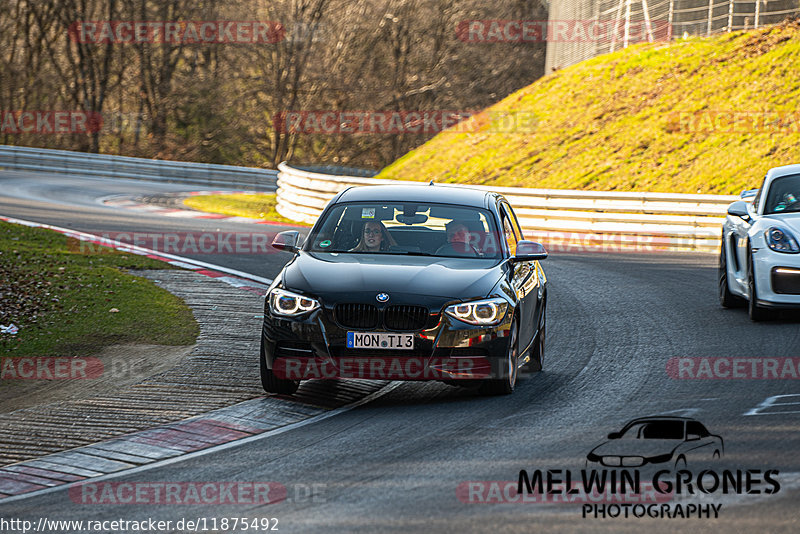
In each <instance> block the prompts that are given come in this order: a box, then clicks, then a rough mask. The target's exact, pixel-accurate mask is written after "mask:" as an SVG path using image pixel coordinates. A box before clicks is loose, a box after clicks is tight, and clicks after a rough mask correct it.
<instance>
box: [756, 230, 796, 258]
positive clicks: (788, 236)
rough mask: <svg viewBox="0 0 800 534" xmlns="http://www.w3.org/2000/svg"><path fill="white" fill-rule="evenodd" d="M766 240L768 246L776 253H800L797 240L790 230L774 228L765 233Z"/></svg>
mask: <svg viewBox="0 0 800 534" xmlns="http://www.w3.org/2000/svg"><path fill="white" fill-rule="evenodd" d="M764 239H766V241H767V246H768V247H769V248H770V249H772V250H774V251H775V252H783V253H785V254H797V253H799V252H800V246H798V245H797V239H795V237H794V236H793V235H792V233H791V232H790V231H789V230H785V229H783V228H779V227H777V226H773V227H772V228H770V229H769V230H767V231H766V232H764Z"/></svg>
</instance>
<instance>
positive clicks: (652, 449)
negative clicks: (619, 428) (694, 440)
mask: <svg viewBox="0 0 800 534" xmlns="http://www.w3.org/2000/svg"><path fill="white" fill-rule="evenodd" d="M681 443H683V440H680V439H624V438H622V439H614V440H611V441H607V442H605V443H603V444H602V445H600V446H598V447H595V448H594V450H593V451H592V452H593V453H594V454H596V455H598V456H644V457H645V458H650V457H653V456H659V455H661V454H669V453H671V452H672V451H674V450H675V448H676V447H677V446H678V445H680V444H681Z"/></svg>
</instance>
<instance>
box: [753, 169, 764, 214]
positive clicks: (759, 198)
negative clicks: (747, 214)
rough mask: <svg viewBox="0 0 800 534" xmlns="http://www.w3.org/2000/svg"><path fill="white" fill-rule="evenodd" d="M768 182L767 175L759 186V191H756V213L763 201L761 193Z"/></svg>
mask: <svg viewBox="0 0 800 534" xmlns="http://www.w3.org/2000/svg"><path fill="white" fill-rule="evenodd" d="M766 183H767V177H766V176H765V177H764V179H763V180H762V181H761V187H759V188H758V192H757V193H756V196H755V197H754V198H753V210H754V211H755V212H756V213H758V205H759V203H760V202H761V199H762V198H763V195H762V194H761V193H763V192H764V185H766Z"/></svg>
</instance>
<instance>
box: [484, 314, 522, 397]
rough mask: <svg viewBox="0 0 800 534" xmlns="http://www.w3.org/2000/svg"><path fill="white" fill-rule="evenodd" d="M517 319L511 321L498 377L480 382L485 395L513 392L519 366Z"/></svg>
mask: <svg viewBox="0 0 800 534" xmlns="http://www.w3.org/2000/svg"><path fill="white" fill-rule="evenodd" d="M517 330H518V328H517V320H516V319H514V322H513V323H511V333H510V336H511V337H510V339H509V341H508V350H507V351H506V357H505V358H503V361H502V365H501V366H500V377H499V378H492V379H489V380H484V381H483V383H482V384H481V392H483V393H485V394H487V395H509V394H511V393H513V392H514V386H515V385H516V384H517V369H518V367H519V350H518V346H517V345H518V343H517Z"/></svg>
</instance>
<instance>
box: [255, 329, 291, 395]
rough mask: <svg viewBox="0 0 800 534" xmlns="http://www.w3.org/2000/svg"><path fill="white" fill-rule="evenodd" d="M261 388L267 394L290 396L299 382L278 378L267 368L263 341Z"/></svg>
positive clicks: (262, 341)
mask: <svg viewBox="0 0 800 534" xmlns="http://www.w3.org/2000/svg"><path fill="white" fill-rule="evenodd" d="M260 360H261V386H262V387H263V388H264V391H266V392H267V393H280V394H282V395H292V394H294V392H295V391H297V388H299V387H300V381H299V380H288V379H285V378H278V377H277V376H275V373H273V372H272V369H269V368H267V356H266V353H265V352H264V340H263V339H262V340H261V358H260Z"/></svg>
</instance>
